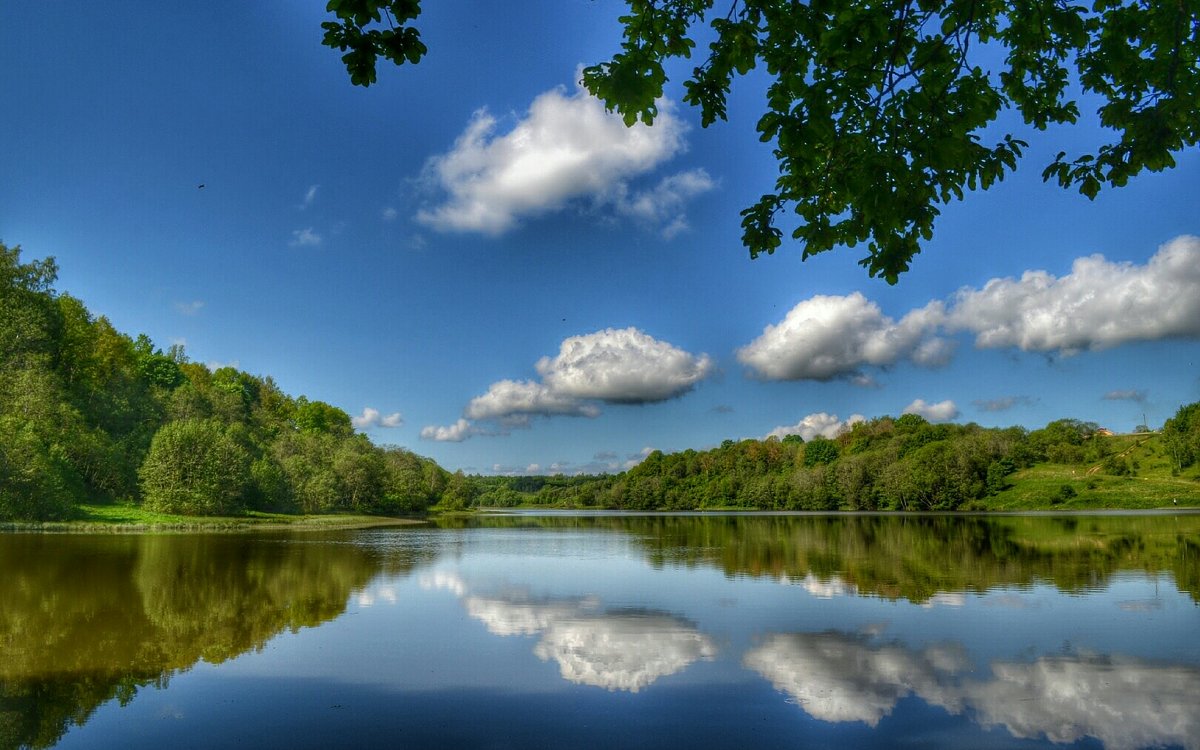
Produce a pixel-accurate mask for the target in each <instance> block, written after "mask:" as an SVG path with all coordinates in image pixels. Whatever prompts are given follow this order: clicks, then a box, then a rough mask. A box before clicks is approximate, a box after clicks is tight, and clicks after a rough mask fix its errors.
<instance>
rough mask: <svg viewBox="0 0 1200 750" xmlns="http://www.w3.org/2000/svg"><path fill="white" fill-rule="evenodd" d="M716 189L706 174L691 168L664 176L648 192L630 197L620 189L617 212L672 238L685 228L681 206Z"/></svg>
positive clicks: (686, 226) (685, 220)
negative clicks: (657, 228)
mask: <svg viewBox="0 0 1200 750" xmlns="http://www.w3.org/2000/svg"><path fill="white" fill-rule="evenodd" d="M714 187H716V183H715V182H714V181H713V179H712V177H709V175H708V172H706V171H705V170H703V169H693V170H690V171H687V172H680V173H678V174H673V175H669V176H667V177H664V178H663V179H662V180H661V181H660V182H659V183H658V185H656V186H654V187H653V188H651V189H650V190H643V191H640V192H637V193H634V194H632V195H625V193H626V192H628V191H627V190H626V189H624V186H622V190H621V191H620V192H621V195H620V197H619V198H618V199H617V202H616V205H617V211H618V212H620V213H622V214H625V215H626V216H631V217H633V218H635V219H637V220H638V221H641V222H643V223H645V224H648V225H650V226H657V227H661V230H660V231H661V233H662V235H663V237H664V238H665V239H671V238H672V237H675V236H676V235H678V234H679V233H680V232H683V231H686V230H687V228H688V224H687V218H686V216H685V213H684V207H685V206H686V204H687V202H688V201H689V200H691V199H692V198H694V197H695V196H697V195H700V194H702V193H707V192H708V191H709V190H712V189H713V188H714Z"/></svg>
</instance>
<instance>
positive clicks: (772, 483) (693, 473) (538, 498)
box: [476, 403, 1200, 511]
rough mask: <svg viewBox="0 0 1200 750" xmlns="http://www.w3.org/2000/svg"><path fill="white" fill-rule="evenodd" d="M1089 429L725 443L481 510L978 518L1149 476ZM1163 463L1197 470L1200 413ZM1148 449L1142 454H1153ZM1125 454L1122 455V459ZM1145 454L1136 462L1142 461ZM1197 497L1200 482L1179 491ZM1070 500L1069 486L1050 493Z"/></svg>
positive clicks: (490, 483) (538, 487)
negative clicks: (1055, 476)
mask: <svg viewBox="0 0 1200 750" xmlns="http://www.w3.org/2000/svg"><path fill="white" fill-rule="evenodd" d="M1119 440H1120V439H1119V438H1113V437H1110V436H1108V435H1106V434H1104V433H1103V431H1101V430H1100V429H1099V428H1098V426H1097V425H1096V424H1094V423H1091V422H1081V421H1079V420H1075V419H1060V420H1056V421H1054V422H1051V423H1050V424H1048V425H1046V426H1045V427H1043V428H1041V429H1038V430H1033V431H1028V430H1026V429H1024V428H1022V427H1008V428H1002V429H997V428H985V427H980V426H979V425H976V424H967V425H956V424H931V423H930V422H928V421H926V420H925V419H924V418H922V417H919V416H917V415H915V414H906V415H904V416H901V417H898V418H892V417H879V418H877V419H872V420H870V421H866V422H861V423H858V424H856V425H854V426H853V427H852V428H851V429H850V430H848V431H846V432H843V433H842V434H840V435H838V436H837V437H836V438H833V439H828V438H824V437H819V436H818V437H814V438H813V439H811V440H809V441H807V442H805V441H804V440H803V439H802V438H801V437H800V436H799V435H789V436H787V437H785V438H783V439H782V440H778V439H775V438H768V439H766V440H741V441H733V440H726V441H725V442H724V443H722V444H721V445H720V446H719V447H717V448H714V449H712V450H706V451H695V450H686V451H682V452H680V453H670V454H664V453H662V452H660V451H655V452H654V453H651V454H650V455H649V456H648V457H647V458H646V459H645V460H644V461H642V463H640V464H639V465H637V466H636V467H634V468H632V469H630V470H629V471H627V472H625V473H623V474H618V475H613V476H596V477H513V478H506V477H488V478H480V479H477V480H476V481H477V482H478V483H479V484H480V485H481V493H480V494H479V496H478V497H477V498H476V502H478V503H479V504H481V505H494V506H511V505H518V504H529V503H533V504H547V505H566V506H585V507H589V506H590V507H598V508H622V509H630V510H651V509H670V510H683V509H696V508H755V509H764V510H918V511H942V510H960V509H965V510H973V509H986V508H987V507H988V506H987V503H986V500H987V499H988V498H989V497H991V496H994V495H997V494H999V493H1001V492H1003V491H1004V490H1005V489H1007V488H1008V487H1009V483H1010V478H1011V477H1012V475H1013V474H1014V473H1015V472H1017V471H1019V470H1021V469H1026V468H1028V467H1032V466H1034V465H1038V464H1046V463H1050V464H1061V465H1067V466H1072V465H1074V466H1078V467H1079V470H1078V472H1077V473H1078V474H1079V476H1080V477H1081V478H1082V477H1086V476H1089V475H1088V472H1087V470H1088V468H1090V467H1097V468H1098V470H1097V471H1094V472H1093V473H1092V474H1091V475H1090V476H1091V477H1092V478H1090V479H1087V480H1085V481H1088V482H1090V483H1095V482H1100V481H1104V479H1105V478H1111V477H1134V478H1136V477H1137V475H1138V474H1139V472H1142V471H1143V470H1144V468H1149V467H1143V466H1142V465H1141V463H1139V460H1138V458H1137V457H1134V458H1131V457H1130V455H1129V454H1128V453H1125V452H1124V451H1122V450H1119V448H1120V447H1121V445H1120V443H1119V442H1118V441H1119ZM1155 444H1156V445H1157V450H1158V451H1159V452H1158V456H1157V459H1158V463H1159V464H1161V465H1164V466H1166V467H1167V469H1168V473H1169V474H1170V475H1171V476H1173V477H1178V478H1179V479H1180V480H1184V479H1186V480H1191V479H1193V478H1194V476H1193V475H1195V474H1196V472H1195V465H1196V463H1197V461H1198V460H1200V403H1195V404H1191V405H1189V406H1185V407H1183V408H1181V409H1180V410H1179V411H1178V413H1177V414H1176V415H1175V417H1173V418H1172V419H1170V420H1168V421H1167V423H1166V425H1165V426H1164V428H1163V431H1162V434H1161V435H1160V436H1155ZM1155 450H1156V448H1155V447H1150V448H1147V449H1146V452H1148V453H1149V454H1150V455H1154V451H1155ZM1123 453H1125V455H1122V454H1123ZM1138 455H1141V454H1138ZM1179 485H1180V486H1181V487H1184V488H1188V489H1189V490H1190V492H1184V493H1182V494H1183V495H1184V496H1185V497H1189V496H1191V497H1194V496H1197V495H1200V483H1196V482H1193V481H1187V482H1184V481H1180V482H1179ZM1054 490H1055V492H1056V493H1061V495H1060V496H1058V497H1055V498H1052V501H1057V500H1059V499H1063V500H1065V499H1069V498H1070V497H1072V496H1074V493H1075V490H1073V489H1072V488H1071V485H1069V484H1067V485H1065V489H1064V485H1056V486H1055V488H1054Z"/></svg>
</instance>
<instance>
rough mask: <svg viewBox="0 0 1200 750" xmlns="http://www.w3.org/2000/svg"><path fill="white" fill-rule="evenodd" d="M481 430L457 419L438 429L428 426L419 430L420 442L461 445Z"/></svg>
mask: <svg viewBox="0 0 1200 750" xmlns="http://www.w3.org/2000/svg"><path fill="white" fill-rule="evenodd" d="M480 433H481V430H480V429H479V428H478V427H476V426H475V425H473V424H471V423H470V422H468V421H467V420H465V419H459V420H458V421H457V422H455V423H454V424H452V425H447V426H445V427H439V426H437V425H428V426H426V427H422V428H421V439H422V440H434V441H436V442H439V443H461V442H462V441H464V440H466V439H467V438H469V437H471V436H472V435H478V434H480Z"/></svg>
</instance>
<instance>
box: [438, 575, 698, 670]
mask: <svg viewBox="0 0 1200 750" xmlns="http://www.w3.org/2000/svg"><path fill="white" fill-rule="evenodd" d="M423 583H424V584H425V585H426V586H427V587H430V588H443V589H447V590H450V591H454V592H455V593H456V594H457V595H458V596H460V597H462V599H463V606H464V607H465V608H466V611H467V614H468V615H470V616H471V617H473V618H474V619H476V620H479V621H480V622H482V623H483V624H484V626H485V627H486V628H487V630H488V632H490V633H492V634H494V635H499V636H517V635H521V636H533V635H539V636H541V638H540V639H539V640H538V642H537V644H536V645H535V646H534V647H533V653H534V654H535V655H537V657H538V658H539V659H541V660H542V661H551V660H553V661H554V662H557V664H558V667H559V672H560V674H561V675H562V677H563V679H565V680H567V681H569V682H573V683H576V684H579V685H592V686H595V687H601V688H605V689H606V690H624V691H628V692H631V693H636V692H638V691H639V690H641V689H643V688H645V687H647V686H648V685H650V684H652V683H654V682H655V681H657V680H658V679H660V678H662V677H666V676H667V675H672V674H675V673H676V672H681V671H683V670H684V669H685V668H686V667H687V666H688V665H690V664H692V663H693V662H695V661H698V660H701V659H712V658H713V657H714V656H716V654H717V647H716V645H715V644H714V643H713V641H712V639H711V638H710V637H708V636H706V635H704V634H703V633H700V632H699V631H698V630H697V629H696V626H695V624H694V623H691V622H689V621H687V620H685V619H683V618H680V617H676V616H674V615H672V614H670V613H667V612H661V611H654V610H649V609H631V608H619V609H605V608H604V607H603V606H602V605H601V602H600V600H599V599H598V598H596V597H594V596H586V597H580V598H574V599H547V600H540V601H533V600H530V599H529V597H528V596H527V595H526V594H524V593H523V592H520V591H517V592H509V593H507V594H506V595H504V596H476V595H468V593H467V592H468V589H469V587H468V586H467V584H466V583H465V582H463V581H462V580H461V579H460V578H458V577H457V576H453V575H448V574H446V573H444V572H440V573H436V574H433V575H430V576H426V577H424V578H423Z"/></svg>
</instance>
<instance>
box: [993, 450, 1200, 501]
mask: <svg viewBox="0 0 1200 750" xmlns="http://www.w3.org/2000/svg"><path fill="white" fill-rule="evenodd" d="M1109 440H1110V446H1111V448H1112V450H1113V452H1114V454H1115V455H1116V456H1117V457H1118V458H1119V460H1120V461H1123V462H1124V465H1125V466H1127V467H1128V469H1129V474H1127V475H1125V476H1116V475H1114V474H1113V473H1112V472H1111V471H1109V470H1107V469H1106V468H1105V466H1104V465H1103V464H1101V463H1096V464H1038V465H1037V466H1033V467H1031V468H1028V469H1023V470H1021V471H1018V472H1016V473H1015V474H1013V475H1011V476H1010V477H1009V478H1008V480H1009V484H1010V486H1009V487H1008V488H1007V489H1006V490H1004V491H1003V492H1001V493H999V494H998V495H995V496H993V497H989V498H987V499H985V500H984V501H983V506H984V509H985V510H997V511H1002V510H1088V509H1094V508H1126V509H1130V510H1145V509H1150V508H1172V507H1200V466H1191V467H1188V468H1187V469H1185V470H1183V471H1182V472H1176V471H1174V470H1173V469H1174V462H1173V461H1172V460H1171V457H1170V455H1169V453H1168V450H1167V448H1166V446H1165V445H1164V443H1163V441H1162V438H1161V437H1160V436H1158V435H1116V436H1113V437H1112V438H1110V439H1109ZM1064 488H1069V489H1066V490H1064Z"/></svg>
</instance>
